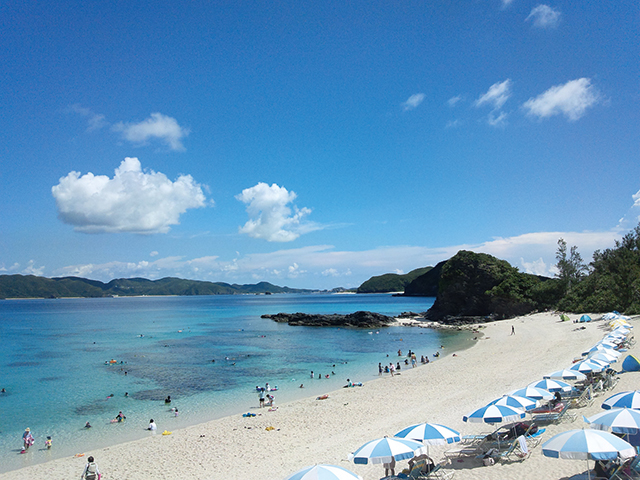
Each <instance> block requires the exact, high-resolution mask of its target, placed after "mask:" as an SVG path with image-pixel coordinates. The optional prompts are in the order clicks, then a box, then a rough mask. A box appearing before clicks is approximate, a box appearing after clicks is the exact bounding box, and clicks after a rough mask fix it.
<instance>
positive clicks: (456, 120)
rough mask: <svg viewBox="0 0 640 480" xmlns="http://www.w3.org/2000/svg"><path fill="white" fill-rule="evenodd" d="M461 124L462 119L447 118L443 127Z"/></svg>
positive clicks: (455, 126) (456, 126) (454, 126)
mask: <svg viewBox="0 0 640 480" xmlns="http://www.w3.org/2000/svg"><path fill="white" fill-rule="evenodd" d="M461 125H462V121H461V120H459V119H455V120H449V121H448V122H447V123H446V125H445V128H458V127H460V126H461Z"/></svg>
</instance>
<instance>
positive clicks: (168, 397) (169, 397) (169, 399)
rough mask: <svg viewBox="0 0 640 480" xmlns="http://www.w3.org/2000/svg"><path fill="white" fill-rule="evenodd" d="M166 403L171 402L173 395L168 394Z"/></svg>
mask: <svg viewBox="0 0 640 480" xmlns="http://www.w3.org/2000/svg"><path fill="white" fill-rule="evenodd" d="M164 403H171V395H167V398H165V399H164Z"/></svg>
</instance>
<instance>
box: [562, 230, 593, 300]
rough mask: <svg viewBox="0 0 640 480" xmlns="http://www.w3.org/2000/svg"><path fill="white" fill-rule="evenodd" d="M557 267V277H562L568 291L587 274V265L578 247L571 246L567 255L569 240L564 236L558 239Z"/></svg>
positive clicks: (563, 284)
mask: <svg viewBox="0 0 640 480" xmlns="http://www.w3.org/2000/svg"><path fill="white" fill-rule="evenodd" d="M556 260H557V261H558V263H556V268H557V269H558V273H557V274H556V277H558V278H559V279H560V283H561V285H562V287H563V289H564V291H565V292H566V293H568V292H570V291H571V288H572V286H573V285H574V284H576V283H578V282H579V281H580V280H581V279H582V278H583V277H584V275H585V273H586V271H587V266H586V265H585V264H584V262H583V261H582V257H581V256H580V253H579V252H578V247H576V246H575V245H574V246H573V247H571V250H570V251H569V255H568V256H567V242H565V241H564V239H563V238H561V239H559V240H558V250H556Z"/></svg>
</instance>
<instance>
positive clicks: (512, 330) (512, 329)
mask: <svg viewBox="0 0 640 480" xmlns="http://www.w3.org/2000/svg"><path fill="white" fill-rule="evenodd" d="M515 334H516V327H514V326H513V325H511V335H515Z"/></svg>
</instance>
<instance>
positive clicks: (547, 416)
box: [531, 403, 576, 423]
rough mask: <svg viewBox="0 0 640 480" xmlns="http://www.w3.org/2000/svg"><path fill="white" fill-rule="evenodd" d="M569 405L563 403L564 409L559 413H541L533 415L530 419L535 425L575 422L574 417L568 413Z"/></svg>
mask: <svg viewBox="0 0 640 480" xmlns="http://www.w3.org/2000/svg"><path fill="white" fill-rule="evenodd" d="M568 410H569V403H565V405H564V407H563V408H562V410H560V412H554V413H542V414H540V415H534V416H533V418H532V419H531V420H532V421H533V422H535V423H560V422H562V421H563V420H564V419H567V420H569V421H570V422H573V421H575V419H576V415H575V414H573V413H568Z"/></svg>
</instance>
